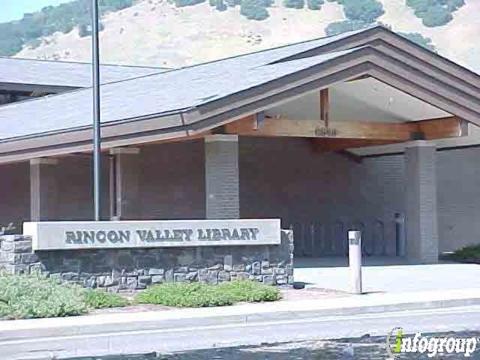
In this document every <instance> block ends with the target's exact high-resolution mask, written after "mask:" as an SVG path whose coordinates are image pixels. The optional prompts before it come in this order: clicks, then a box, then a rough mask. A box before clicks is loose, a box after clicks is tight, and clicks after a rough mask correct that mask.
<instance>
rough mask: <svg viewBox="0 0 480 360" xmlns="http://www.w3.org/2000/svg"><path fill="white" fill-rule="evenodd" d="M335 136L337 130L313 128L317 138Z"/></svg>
mask: <svg viewBox="0 0 480 360" xmlns="http://www.w3.org/2000/svg"><path fill="white" fill-rule="evenodd" d="M337 135H338V134H337V129H335V128H329V127H325V126H323V127H317V128H315V136H318V137H336V136H337Z"/></svg>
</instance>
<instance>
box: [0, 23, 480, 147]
mask: <svg viewBox="0 0 480 360" xmlns="http://www.w3.org/2000/svg"><path fill="white" fill-rule="evenodd" d="M387 37H388V39H387V40H388V41H387V43H386V44H385V43H384V44H381V46H380V47H379V48H378V49H377V48H375V46H374V45H371V43H372V42H376V41H381V40H382V39H383V38H387ZM389 42H390V43H389ZM407 45H408V46H407ZM392 48H393V50H392ZM389 52H390V53H389ZM392 52H393V54H392ZM395 52H397V53H395ZM397 55H398V58H401V57H403V58H404V59H405V61H404V62H402V60H400V61H398V60H397ZM357 58H358V59H360V58H361V59H360V60H361V63H360V61H357V63H358V64H357V65H356V66H357V70H356V73H361V72H362V71H363V70H362V69H367V68H368V70H369V71H370V73H369V74H370V75H371V76H377V77H378V78H379V79H380V80H382V79H387V80H388V81H391V82H392V84H391V85H392V86H394V87H402V88H403V87H405V88H406V89H408V91H409V92H410V93H412V91H415V92H416V93H415V94H414V96H417V95H418V97H419V98H422V97H423V98H424V99H425V101H427V102H431V103H432V104H434V102H437V104H439V105H445V106H443V107H442V106H439V108H442V109H443V110H446V111H448V112H451V113H452V114H455V115H457V116H460V117H462V115H465V116H464V118H465V119H467V120H470V121H476V120H478V122H479V123H480V108H479V105H478V104H480V96H478V95H475V94H480V92H479V91H478V90H480V77H478V75H477V74H474V73H472V72H469V71H468V70H466V69H464V68H462V67H460V66H458V65H457V64H454V63H452V62H450V61H449V60H447V59H444V58H442V57H440V56H438V55H436V54H434V53H431V52H429V51H428V50H426V49H424V48H421V47H419V46H417V45H415V44H412V43H411V42H409V41H408V40H406V39H404V38H401V37H399V36H397V35H395V34H393V33H392V32H390V31H389V30H387V29H385V28H382V27H373V28H369V29H364V30H359V31H354V32H349V33H344V34H341V35H337V36H332V37H326V38H321V39H316V40H311V41H306V42H302V43H298V44H293V45H289V46H283V47H279V48H275V49H270V50H265V51H260V52H256V53H252V54H247V55H242V56H237V57H232V58H228V59H224V60H219V61H214V62H210V63H205V64H200V65H197V66H191V67H187V68H182V69H178V70H172V71H167V72H163V73H154V74H145V75H144V76H141V77H137V78H134V79H129V80H120V81H114V82H110V83H106V84H104V85H103V86H102V89H101V95H102V127H108V126H113V125H117V124H118V125H120V124H125V123H130V122H132V121H137V120H145V119H157V120H153V124H152V123H150V124H149V126H150V128H149V131H150V130H151V131H153V130H155V131H156V130H158V129H165V128H168V129H172V130H171V131H175V129H177V130H178V129H180V128H182V129H183V128H185V125H188V124H193V123H194V122H198V124H200V123H201V121H207V120H208V121H217V120H216V119H217V118H216V116H217V115H219V114H224V115H226V116H228V118H229V119H231V118H232V116H233V115H235V116H238V115H239V114H240V113H239V110H238V109H241V110H242V111H243V113H242V114H244V113H245V112H246V111H247V108H246V106H247V105H248V104H254V102H255V101H257V100H255V99H257V98H258V99H260V100H261V99H262V98H263V99H266V98H267V95H268V96H270V95H269V94H272V95H271V97H272V98H273V97H274V96H277V95H276V94H282V96H286V95H287V93H288V95H289V96H290V94H291V93H289V92H288V91H291V89H292V88H295V89H296V90H295V91H297V92H298V91H306V89H307V88H306V87H301V86H300V85H302V84H305V83H302V82H298V83H297V82H296V81H298V80H299V79H300V74H301V75H302V76H309V77H308V79H310V80H308V81H310V83H309V84H311V85H309V86H316V87H313V89H315V88H317V89H318V87H319V85H318V83H314V81H313V80H312V79H313V78H312V76H316V74H317V73H318V69H319V67H321V66H323V65H325V66H324V67H325V68H326V69H327V70H326V73H327V74H328V71H330V70H328V69H330V67H332V66H333V65H334V64H335V63H339V62H342V61H343V62H344V63H345V64H347V65H348V64H350V63H351V64H354V63H355V59H357ZM337 60H338V61H337ZM347 65H345V66H346V67H347V68H348V66H347ZM360 65H362V67H361V68H360V69H359V70H358V66H360ZM412 66H414V67H412ZM335 71H339V70H335ZM335 71H333V70H332V74H335ZM345 71H347V70H344V72H345ZM0 73H1V71H0ZM403 74H408V76H405V75H403ZM347 75H348V74H347ZM353 75H355V74H353ZM52 76H54V75H53V74H52ZM357 76H358V75H357ZM347 77H348V76H347ZM305 79H306V78H305ZM320 80H321V79H320ZM320 80H319V79H316V80H315V81H320ZM47 81H48V80H47ZM302 81H303V80H302ZM305 81H307V80H305ZM334 81H335V80H334ZM336 81H342V80H341V78H340V77H339V78H338V79H337V80H336ZM51 82H52V81H51ZM393 83H395V84H393ZM297 84H298V85H297ZM425 84H426V85H425ZM302 86H303V85H302ZM322 86H323V85H322ZM297 88H298V89H297ZM310 89H312V87H310ZM91 92H92V90H91V89H90V88H88V89H80V90H75V91H71V92H68V93H64V94H61V95H51V96H46V97H42V98H37V99H34V100H28V101H24V102H18V103H12V104H8V105H5V106H2V107H0V144H5V145H7V143H9V142H11V141H13V140H21V139H29V138H37V137H39V136H41V135H46V134H57V133H62V134H63V133H67V132H71V131H73V130H80V129H89V128H90V127H91V118H92V105H91V100H92V94H91ZM472 94H473V95H472ZM255 96H257V98H255ZM254 98H255V99H254ZM457 99H458V100H457ZM260 100H258V101H260ZM245 104H247V105H245ZM242 106H245V107H244V108H242ZM248 106H250V105H248ZM255 106H256V108H254V107H253V105H252V107H250V108H248V111H250V110H252V112H255V109H258V108H260V106H259V105H258V104H257V103H255ZM232 109H236V110H232ZM477 109H478V110H477ZM449 110H450V111H449ZM452 110H453V111H452ZM454 110H458V113H455V111H454ZM235 111H236V113H235ZM171 115H173V116H171ZM162 117H163V118H162ZM168 129H167V130H168ZM134 130H136V131H137V132H140V131H145V130H143V129H134ZM169 131H170V130H169ZM132 134H133V132H132ZM18 145H20V143H18ZM17 147H18V146H17ZM24 151H26V150H24Z"/></svg>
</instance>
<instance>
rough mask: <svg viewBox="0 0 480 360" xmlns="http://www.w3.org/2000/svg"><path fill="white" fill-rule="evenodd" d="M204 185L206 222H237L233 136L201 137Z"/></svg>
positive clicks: (237, 208)
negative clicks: (214, 220)
mask: <svg viewBox="0 0 480 360" xmlns="http://www.w3.org/2000/svg"><path fill="white" fill-rule="evenodd" d="M205 184H206V197H207V198H206V217H207V219H238V218H239V217H240V191H239V167H238V136H237V135H211V136H207V137H206V138H205Z"/></svg>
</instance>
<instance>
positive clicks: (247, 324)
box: [0, 306, 480, 346]
mask: <svg viewBox="0 0 480 360" xmlns="http://www.w3.org/2000/svg"><path fill="white" fill-rule="evenodd" d="M467 313H478V314H479V316H480V306H471V307H468V308H465V307H458V308H441V309H429V310H404V311H396V312H387V313H374V314H363V315H348V316H346V315H345V316H342V315H339V316H331V317H322V318H318V319H294V320H276V321H265V322H260V321H258V322H244V323H234V324H224V325H207V326H191V327H181V328H176V329H171V328H169V329H157V330H154V329H147V330H133V331H119V332H108V333H102V334H97V333H95V334H82V335H71V336H52V337H38V338H35V339H21V340H10V341H8V340H7V341H1V340H0V346H7V345H18V344H29V343H40V342H49V341H62V340H80V339H89V338H92V337H95V338H108V337H111V336H115V337H119V336H134V335H144V334H147V335H154V334H162V333H169V334H171V333H176V332H198V331H206V330H226V329H232V328H237V329H238V328H239V327H242V328H252V327H256V328H258V327H265V326H281V325H292V324H313V323H323V322H330V321H349V320H369V319H382V318H388V319H392V318H402V317H412V316H414V315H417V316H426V315H451V314H467Z"/></svg>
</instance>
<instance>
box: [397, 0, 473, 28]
mask: <svg viewBox="0 0 480 360" xmlns="http://www.w3.org/2000/svg"><path fill="white" fill-rule="evenodd" d="M406 4H407V5H408V6H409V7H411V8H412V9H413V10H414V12H415V16H417V17H418V18H420V19H422V22H423V24H424V25H425V26H429V27H435V26H442V25H445V24H447V23H448V22H450V21H451V20H452V19H453V15H452V12H454V11H456V10H458V9H459V8H461V7H462V6H463V5H465V0H406Z"/></svg>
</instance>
